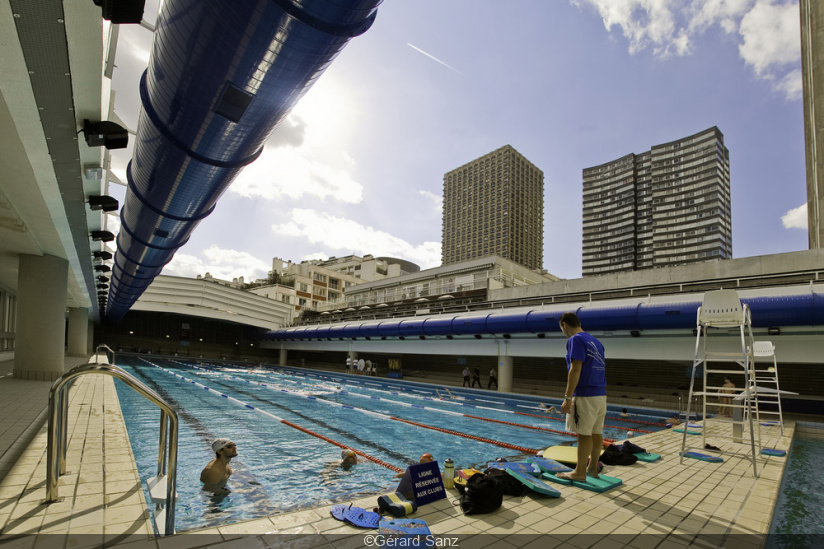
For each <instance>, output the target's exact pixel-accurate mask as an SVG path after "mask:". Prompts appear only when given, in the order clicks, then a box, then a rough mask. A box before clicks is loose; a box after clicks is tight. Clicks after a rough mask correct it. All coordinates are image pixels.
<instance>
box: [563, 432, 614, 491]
mask: <svg viewBox="0 0 824 549" xmlns="http://www.w3.org/2000/svg"><path fill="white" fill-rule="evenodd" d="M603 445H604V437H603V435H600V434H598V435H578V463H577V465H575V470H573V471H572V472H570V473H558V474H557V475H555V476H557V477H559V478H566V479H570V480H580V481H586V479H587V475H589V476H591V477H594V478H598V458H600V457H601V448H602V447H603Z"/></svg>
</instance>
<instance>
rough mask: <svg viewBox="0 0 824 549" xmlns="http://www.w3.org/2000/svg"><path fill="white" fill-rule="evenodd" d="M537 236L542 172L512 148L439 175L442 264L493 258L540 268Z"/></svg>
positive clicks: (540, 233) (539, 236)
mask: <svg viewBox="0 0 824 549" xmlns="http://www.w3.org/2000/svg"><path fill="white" fill-rule="evenodd" d="M543 231H544V172H542V171H541V170H539V169H538V168H537V167H535V165H534V164H532V163H531V162H530V161H529V160H527V159H526V158H524V157H523V155H521V154H520V153H519V152H518V151H516V150H515V149H514V148H513V147H512V146H510V145H505V146H503V147H501V148H500V149H498V150H496V151H493V152H491V153H489V154H487V155H484V156H482V157H480V158H478V159H477V160H473V161H472V162H469V163H468V164H464V165H463V166H461V167H460V168H457V169H455V170H452V171H451V172H449V173H447V174H445V175H444V177H443V240H442V252H441V262H442V263H443V264H444V265H446V264H448V263H457V262H459V261H467V260H471V259H475V258H478V257H484V256H488V255H498V256H500V257H503V258H505V259H509V260H511V261H514V262H516V263H520V264H521V265H524V266H525V267H527V268H530V269H542V268H543V258H544V252H543V249H544V232H543Z"/></svg>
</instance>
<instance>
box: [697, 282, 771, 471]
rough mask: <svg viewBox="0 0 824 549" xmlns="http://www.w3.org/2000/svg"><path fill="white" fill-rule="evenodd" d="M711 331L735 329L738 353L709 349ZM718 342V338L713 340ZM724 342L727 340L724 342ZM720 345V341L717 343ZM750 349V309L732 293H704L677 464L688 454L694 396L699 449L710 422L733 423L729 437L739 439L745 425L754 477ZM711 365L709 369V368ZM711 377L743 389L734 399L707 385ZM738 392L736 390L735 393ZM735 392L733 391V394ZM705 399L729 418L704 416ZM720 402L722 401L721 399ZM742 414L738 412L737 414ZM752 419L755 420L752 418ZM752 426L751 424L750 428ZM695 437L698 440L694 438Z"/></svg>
mask: <svg viewBox="0 0 824 549" xmlns="http://www.w3.org/2000/svg"><path fill="white" fill-rule="evenodd" d="M712 329H725V330H736V329H737V331H738V336H739V340H740V350H739V349H737V348H736V350H734V351H733V350H729V349H730V346H729V345H727V347H726V349H727V350H711V349H710V348H709V345H708V341H709V339H710V334H711V333H712ZM715 339H718V338H715ZM727 341H728V340H727ZM721 343H724V340H721ZM752 348H753V336H752V322H751V319H750V309H749V307H748V306H747V305H742V304H741V300H740V299H739V298H738V292H736V291H735V290H713V291H710V292H707V293H705V294H704V299H703V302H702V303H701V307H699V308H698V314H697V322H696V336H695V357H694V360H693V362H692V375H691V379H690V394H689V398H688V399H687V412H686V423H685V425H684V435H683V439H682V442H681V463H683V461H684V453H685V452H687V451H689V450H690V448H689V447H688V445H687V440H688V437H687V434H688V431H689V424H690V407H691V405H692V402H693V398H694V397H700V402H701V416H702V417H703V419H704V424H703V428H702V429H701V437H700V439H701V441H702V442H701V450H704V448H705V447H706V444H707V431H708V428H709V424H710V423H711V420H713V421H718V420H721V421H726V422H732V424H733V438H735V436H736V434H737V435H738V437H739V440H740V437H741V432H742V430H743V429H742V428H743V427H744V426H746V425H749V434H750V436H749V439H750V440H749V442H750V449H751V456H752V467H753V474H754V475H755V476H758V466H757V463H756V456H757V455H758V454H757V450H756V446H758V447H759V449H760V446H761V444H760V431H759V430H758V427H757V426H758V392H757V391H754V390H751V389H752V388H754V387H755V380H754V375H753V374H754V371H753V368H752V364H753V361H752V360H751V359H750V356H751V355H750V349H752ZM711 365H712V367H710V366H711ZM699 368H700V371H701V374H702V378H703V383H702V386H701V390H700V391H699V390H696V388H695V378H696V374H697V373H698V371H699ZM711 374H723V375H725V376H726V377H730V378H731V379H732V378H733V377H735V378H736V379H738V380H740V381H742V382H743V383H741V384H740V385H738V387H741V388H743V391H741V394H740V395H738V396H737V397H735V398H734V394H733V393H731V391H730V389H729V388H725V387H723V386H721V385H709V384H708V383H707V380H708V376H710V375H711ZM739 391H740V390H739ZM739 391H735V392H736V393H737V392H739ZM707 397H711V398H713V399H714V402H713V403H712V404H715V403H717V405H718V407H719V411H720V410H721V409H723V410H725V411H731V412H732V416H733V417H731V418H723V417H712V418H710V417H709V416H708V413H707ZM722 399H724V400H722ZM740 411H743V414H742V413H737V412H740ZM753 416H755V417H753ZM753 423H755V425H753ZM695 438H699V437H695Z"/></svg>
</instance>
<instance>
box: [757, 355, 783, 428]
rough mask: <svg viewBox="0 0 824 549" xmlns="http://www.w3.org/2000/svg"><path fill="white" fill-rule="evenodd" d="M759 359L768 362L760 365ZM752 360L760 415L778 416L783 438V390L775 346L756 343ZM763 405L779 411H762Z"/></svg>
mask: <svg viewBox="0 0 824 549" xmlns="http://www.w3.org/2000/svg"><path fill="white" fill-rule="evenodd" d="M759 358H761V359H766V360H762V361H761V362H760V363H759V362H758V359H759ZM751 359H752V369H753V380H752V382H753V384H754V385H756V394H757V395H760V397H759V401H758V404H759V413H760V414H763V415H772V416H778V420H777V423H778V426H779V427H780V428H781V435H782V436H783V435H784V416H783V415H782V412H781V388H780V387H779V386H778V359H777V358H776V356H775V345H773V343H772V341H756V342H754V343H753V345H752V353H751ZM770 359H772V360H770ZM759 366H760V367H759ZM759 384H760V385H759ZM773 391H775V392H773ZM785 392H786V391H785ZM761 404H774V405H775V407H776V408H777V410H761V409H760V408H761V406H760V405H761ZM759 419H760V418H759ZM759 424H760V423H759Z"/></svg>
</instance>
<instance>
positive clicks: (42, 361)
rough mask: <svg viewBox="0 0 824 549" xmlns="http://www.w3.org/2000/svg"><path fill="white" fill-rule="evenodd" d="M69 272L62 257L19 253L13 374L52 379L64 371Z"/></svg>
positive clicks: (27, 377) (37, 378)
mask: <svg viewBox="0 0 824 549" xmlns="http://www.w3.org/2000/svg"><path fill="white" fill-rule="evenodd" d="M68 276H69V262H68V261H66V260H65V259H61V258H59V257H54V256H50V255H44V256H34V255H21V256H20V260H19V266H18V275H17V341H16V345H15V353H14V377H15V378H17V379H33V380H39V381H54V380H55V379H57V378H58V377H60V376H61V375H62V374H63V369H64V367H65V359H64V352H65V351H64V349H65V345H64V342H65V331H66V293H67V282H68Z"/></svg>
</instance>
